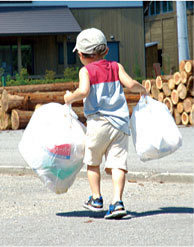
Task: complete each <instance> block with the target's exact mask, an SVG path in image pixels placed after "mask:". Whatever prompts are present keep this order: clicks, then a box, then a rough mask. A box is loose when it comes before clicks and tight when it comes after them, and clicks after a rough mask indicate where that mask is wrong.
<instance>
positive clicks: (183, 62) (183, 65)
mask: <svg viewBox="0 0 194 247" xmlns="http://www.w3.org/2000/svg"><path fill="white" fill-rule="evenodd" d="M186 61H187V60H182V61H181V62H180V64H179V71H180V72H182V71H184V70H185V63H186Z"/></svg>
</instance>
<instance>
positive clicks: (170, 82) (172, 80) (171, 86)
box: [168, 78, 175, 90]
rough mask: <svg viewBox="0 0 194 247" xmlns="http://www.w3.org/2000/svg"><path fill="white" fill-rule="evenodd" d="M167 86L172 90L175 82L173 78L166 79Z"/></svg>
mask: <svg viewBox="0 0 194 247" xmlns="http://www.w3.org/2000/svg"><path fill="white" fill-rule="evenodd" d="M168 87H169V88H170V89H171V90H173V89H174V88H175V82H174V79H173V78H171V79H169V80H168Z"/></svg>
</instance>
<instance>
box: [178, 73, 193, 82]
mask: <svg viewBox="0 0 194 247" xmlns="http://www.w3.org/2000/svg"><path fill="white" fill-rule="evenodd" d="M190 75H191V74H190V73H187V72H186V71H181V72H180V77H181V82H182V83H184V84H186V83H187V80H188V78H189V76H190Z"/></svg>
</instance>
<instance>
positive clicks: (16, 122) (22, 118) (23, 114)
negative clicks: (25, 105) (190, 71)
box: [11, 109, 33, 130]
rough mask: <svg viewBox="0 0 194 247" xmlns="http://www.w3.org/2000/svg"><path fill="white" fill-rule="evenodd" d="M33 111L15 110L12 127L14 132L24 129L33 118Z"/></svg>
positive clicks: (12, 113)
mask: <svg viewBox="0 0 194 247" xmlns="http://www.w3.org/2000/svg"><path fill="white" fill-rule="evenodd" d="M32 114H33V111H21V110H17V109H14V110H12V112H11V127H12V129H13V130H17V129H24V128H25V127H26V126H27V124H28V123H29V121H30V118H31V117H32Z"/></svg>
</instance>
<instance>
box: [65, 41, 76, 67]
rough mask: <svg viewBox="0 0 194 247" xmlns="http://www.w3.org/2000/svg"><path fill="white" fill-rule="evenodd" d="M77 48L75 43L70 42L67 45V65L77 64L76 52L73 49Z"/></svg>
mask: <svg viewBox="0 0 194 247" xmlns="http://www.w3.org/2000/svg"><path fill="white" fill-rule="evenodd" d="M74 47H75V43H74V42H72V43H70V42H68V43H67V64H75V63H76V52H73V48H74Z"/></svg>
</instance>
